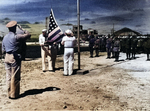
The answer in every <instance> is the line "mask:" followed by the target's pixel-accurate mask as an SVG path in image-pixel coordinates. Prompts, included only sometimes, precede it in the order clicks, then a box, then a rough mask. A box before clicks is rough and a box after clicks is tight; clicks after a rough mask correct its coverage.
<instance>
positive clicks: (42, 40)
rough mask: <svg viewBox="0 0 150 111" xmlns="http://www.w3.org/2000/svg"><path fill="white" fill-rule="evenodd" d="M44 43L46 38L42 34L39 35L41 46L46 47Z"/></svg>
mask: <svg viewBox="0 0 150 111" xmlns="http://www.w3.org/2000/svg"><path fill="white" fill-rule="evenodd" d="M44 42H45V37H44V36H43V34H40V35H39V44H40V45H44Z"/></svg>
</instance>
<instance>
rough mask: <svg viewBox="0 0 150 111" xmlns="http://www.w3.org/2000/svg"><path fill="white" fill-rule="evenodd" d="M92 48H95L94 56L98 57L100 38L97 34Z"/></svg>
mask: <svg viewBox="0 0 150 111" xmlns="http://www.w3.org/2000/svg"><path fill="white" fill-rule="evenodd" d="M94 48H95V54H96V55H95V57H99V50H100V39H99V37H98V36H97V37H96V40H95V45H94Z"/></svg>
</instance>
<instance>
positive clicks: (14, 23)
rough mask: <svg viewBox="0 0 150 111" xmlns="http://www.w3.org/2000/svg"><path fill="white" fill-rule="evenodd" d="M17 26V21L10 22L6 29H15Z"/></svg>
mask: <svg viewBox="0 0 150 111" xmlns="http://www.w3.org/2000/svg"><path fill="white" fill-rule="evenodd" d="M15 25H17V22H16V21H10V22H9V23H7V25H6V27H7V28H10V27H14V26H15Z"/></svg>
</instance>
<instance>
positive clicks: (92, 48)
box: [88, 31, 95, 58]
mask: <svg viewBox="0 0 150 111" xmlns="http://www.w3.org/2000/svg"><path fill="white" fill-rule="evenodd" d="M88 39H89V50H90V57H91V58H92V57H93V51H94V44H95V37H94V34H93V32H92V31H91V32H90V35H89V37H88Z"/></svg>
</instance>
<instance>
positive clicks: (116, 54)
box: [115, 52, 119, 61]
mask: <svg viewBox="0 0 150 111" xmlns="http://www.w3.org/2000/svg"><path fill="white" fill-rule="evenodd" d="M118 60H119V52H115V61H118Z"/></svg>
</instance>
